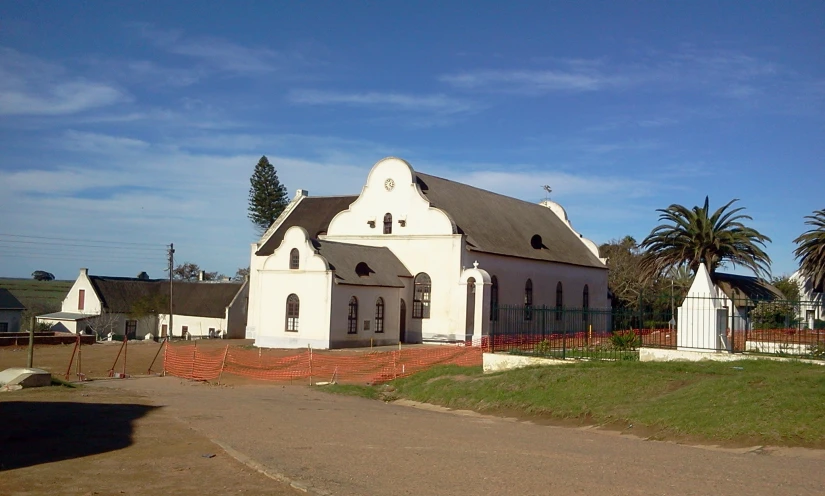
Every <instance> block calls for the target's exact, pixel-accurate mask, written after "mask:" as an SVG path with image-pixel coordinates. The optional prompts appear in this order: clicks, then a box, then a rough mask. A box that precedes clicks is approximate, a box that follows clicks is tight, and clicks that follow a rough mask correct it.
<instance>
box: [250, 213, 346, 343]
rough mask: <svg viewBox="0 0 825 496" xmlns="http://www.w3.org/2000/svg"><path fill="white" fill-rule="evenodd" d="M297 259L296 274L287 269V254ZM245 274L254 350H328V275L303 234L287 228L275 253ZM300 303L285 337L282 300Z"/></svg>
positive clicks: (329, 297)
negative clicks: (249, 276) (294, 299)
mask: <svg viewBox="0 0 825 496" xmlns="http://www.w3.org/2000/svg"><path fill="white" fill-rule="evenodd" d="M293 248H296V249H297V250H298V252H299V254H300V259H299V264H298V265H299V268H298V269H290V268H289V257H290V252H291V251H292V249H293ZM255 258H263V257H255V256H254V255H253V261H252V263H253V266H252V267H251V268H250V269H251V271H252V272H254V273H255V276H254V277H253V278H252V279H251V280H250V281H254V284H255V286H254V287H253V288H252V289H251V290H250V309H251V310H250V313H249V319H250V324H249V327H252V328H254V335H255V345H256V346H261V347H266V348H298V347H304V346H307V345H309V346H312V347H313V348H329V329H330V308H331V305H332V301H331V300H332V297H331V286H332V271H330V270H329V267H328V266H327V262H326V261H325V260H324V259H323V258H322V257H321V256H320V255H318V254H317V253H316V252H315V248H314V247H313V246H312V243H311V242H310V240H309V237H308V235H307V232H306V231H305V230H304V229H303V228H301V227H291V228H289V229H288V230H287V231H286V233H284V239H283V241H282V242H281V245H280V246H279V247H278V248H277V249H276V250H275V252H274V253H273V254H272V255H270V256H268V257H266V258H265V259H264V260H263V261H262V262H259V263H257V264H256V263H255ZM292 293H294V294H295V295H297V296H298V299H299V301H300V313H299V319H298V332H291V331H286V300H287V297H288V296H289V295H290V294H292Z"/></svg>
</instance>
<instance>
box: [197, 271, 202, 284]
mask: <svg viewBox="0 0 825 496" xmlns="http://www.w3.org/2000/svg"><path fill="white" fill-rule="evenodd" d="M198 281H203V271H202V270H199V271H198Z"/></svg>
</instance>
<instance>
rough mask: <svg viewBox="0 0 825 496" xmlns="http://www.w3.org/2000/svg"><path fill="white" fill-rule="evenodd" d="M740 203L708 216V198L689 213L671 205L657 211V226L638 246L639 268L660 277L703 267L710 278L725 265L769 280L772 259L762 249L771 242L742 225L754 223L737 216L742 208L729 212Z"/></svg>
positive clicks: (735, 200)
mask: <svg viewBox="0 0 825 496" xmlns="http://www.w3.org/2000/svg"><path fill="white" fill-rule="evenodd" d="M737 201H739V200H738V199H734V200H731V201H729V202H728V203H727V204H725V205H724V206H723V207H721V208H720V209H718V210H716V211H715V212H713V213H711V212H710V209H709V207H708V197H705V205H704V206H703V207H699V206H698V205H697V206H695V207H693V208H692V209H688V208H687V207H684V206H682V205H675V204H674V205H671V206H669V207H667V208H665V209H658V210H656V211H657V212H660V215H659V220H660V221H664V222H665V223H664V224H661V225H659V226H656V227H655V228H654V229H653V230H652V231H650V234H649V235H648V236H647V238H645V239H644V241H642V243H641V245H640V246H641V247H642V248H643V249H645V250H646V251H645V254H644V256H643V258H642V267H643V268H644V269H646V270H647V271H649V272H650V273H656V274H660V273H662V272H664V271H666V270H668V269H669V268H672V267H678V266H679V265H682V264H686V265H687V266H688V267H689V268H690V269H691V270H692V271H693V272H694V273H695V272H696V269H697V268H698V267H699V264H700V263H704V264H705V266H706V267H707V268H708V271H709V272H710V273H711V274H713V273H714V272H715V271H716V269H717V268H719V266H720V265H722V264H723V263H725V262H729V263H730V264H732V265H734V266H736V265H741V266H742V267H746V268H748V269H750V270H751V271H753V273H754V274H756V276H757V277H763V276H764V277H768V276H770V263H771V259H770V257H769V256H768V254H767V253H765V251H764V250H763V249H762V248H764V246H765V243H766V242H768V243H769V242H770V241H771V239H770V238H769V237H767V236H765V235H764V234H762V233H760V232H759V231H757V230H756V229H753V228H751V227H748V226H746V225H745V224H743V222H742V221H744V220H753V219H752V218H751V217H750V216H748V215H744V214H740V213H739V212H741V211H742V210H744V209H745V208H744V207H738V208H734V209H731V210H728V208H729V207H730V206H731V205H733V204H734V203H736V202H737Z"/></svg>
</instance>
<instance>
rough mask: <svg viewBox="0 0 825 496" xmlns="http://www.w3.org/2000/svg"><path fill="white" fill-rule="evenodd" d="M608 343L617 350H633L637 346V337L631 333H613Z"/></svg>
mask: <svg viewBox="0 0 825 496" xmlns="http://www.w3.org/2000/svg"><path fill="white" fill-rule="evenodd" d="M610 343H611V344H612V345H613V347H614V348H616V349H617V350H635V349H636V348H637V347H638V346H639V336H637V335H636V333H635V332H633V331H613V335H612V336H610Z"/></svg>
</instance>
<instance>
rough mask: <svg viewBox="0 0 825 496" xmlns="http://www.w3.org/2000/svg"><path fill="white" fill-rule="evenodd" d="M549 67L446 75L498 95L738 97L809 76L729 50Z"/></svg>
mask: <svg viewBox="0 0 825 496" xmlns="http://www.w3.org/2000/svg"><path fill="white" fill-rule="evenodd" d="M540 63H541V64H542V65H549V66H550V67H545V68H538V69H537V68H514V69H495V70H490V69H476V70H467V71H462V72H456V73H449V74H443V75H441V76H440V77H439V79H440V80H441V81H442V82H445V83H447V84H450V85H451V86H453V87H456V88H461V89H466V90H477V91H484V92H497V93H520V94H526V95H542V94H548V93H553V92H593V91H618V90H625V89H628V88H636V89H647V90H656V91H667V92H673V91H701V92H703V93H706V94H709V95H715V96H720V97H726V98H733V99H738V100H743V99H752V98H756V97H759V96H761V95H763V94H766V93H769V91H767V90H768V88H771V87H773V85H774V83H775V82H776V81H791V82H793V83H794V85H799V84H803V82H804V78H802V77H801V76H800V75H798V74H794V73H792V72H791V71H788V70H785V69H783V68H782V67H781V66H780V65H779V64H776V63H773V62H770V61H765V60H762V59H759V58H757V57H752V56H749V55H746V54H743V53H739V52H735V51H729V50H698V49H695V48H690V47H688V48H683V49H682V50H680V51H678V52H675V53H654V54H651V55H649V56H647V57H637V58H636V60H633V61H630V62H613V63H608V62H607V61H604V60H601V59H599V60H589V61H587V60H566V59H546V60H543V61H541V62H540Z"/></svg>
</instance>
